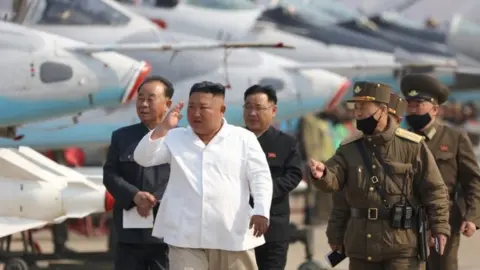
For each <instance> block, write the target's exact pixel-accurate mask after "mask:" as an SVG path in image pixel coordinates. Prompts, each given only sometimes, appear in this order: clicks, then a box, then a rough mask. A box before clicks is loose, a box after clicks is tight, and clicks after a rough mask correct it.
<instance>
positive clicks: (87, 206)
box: [0, 147, 114, 237]
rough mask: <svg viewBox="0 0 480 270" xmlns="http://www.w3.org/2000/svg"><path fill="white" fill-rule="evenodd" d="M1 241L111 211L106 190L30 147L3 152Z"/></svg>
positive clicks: (111, 204) (0, 197)
mask: <svg viewBox="0 0 480 270" xmlns="http://www.w3.org/2000/svg"><path fill="white" fill-rule="evenodd" d="M0 168H2V169H1V170H0V205H1V206H2V207H0V237H3V236H6V235H10V234H14V233H17V232H21V231H24V230H27V229H33V228H37V227H41V226H44V225H46V224H49V223H59V222H62V221H64V220H65V219H67V218H83V217H85V216H88V215H90V214H93V213H99V212H105V211H109V210H110V209H111V208H112V206H113V202H114V201H113V197H112V196H111V195H110V194H109V193H108V192H107V191H106V190H105V187H103V186H101V185H97V184H94V183H92V182H91V181H89V180H88V179H87V178H86V177H85V176H84V175H82V174H80V173H78V172H76V171H74V170H72V169H70V168H67V167H65V166H62V165H59V164H57V163H55V162H54V161H52V160H50V159H48V158H46V157H45V156H43V155H41V154H40V153H38V152H36V151H34V150H33V149H31V148H28V147H20V148H19V149H10V148H8V149H7V148H2V149H0Z"/></svg>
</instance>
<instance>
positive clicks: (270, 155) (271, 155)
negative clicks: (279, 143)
mask: <svg viewBox="0 0 480 270" xmlns="http://www.w3.org/2000/svg"><path fill="white" fill-rule="evenodd" d="M267 157H269V158H276V157H277V154H275V153H268V154H267Z"/></svg>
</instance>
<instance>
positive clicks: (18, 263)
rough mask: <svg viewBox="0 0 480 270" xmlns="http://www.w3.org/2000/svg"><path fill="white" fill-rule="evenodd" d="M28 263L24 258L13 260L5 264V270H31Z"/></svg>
mask: <svg viewBox="0 0 480 270" xmlns="http://www.w3.org/2000/svg"><path fill="white" fill-rule="evenodd" d="M29 269H30V267H29V266H28V263H27V262H26V261H25V260H23V259H22V258H11V259H9V260H8V261H7V262H6V263H5V270H29Z"/></svg>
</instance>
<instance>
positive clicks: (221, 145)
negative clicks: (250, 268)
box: [133, 120, 273, 251]
mask: <svg viewBox="0 0 480 270" xmlns="http://www.w3.org/2000/svg"><path fill="white" fill-rule="evenodd" d="M152 132H153V131H151V132H150V133H148V134H147V135H145V137H144V138H143V139H142V140H141V141H140V143H139V144H138V146H137V148H136V149H135V152H134V154H133V155H134V159H135V161H136V162H137V163H138V164H139V165H141V166H144V167H149V166H156V165H159V164H164V163H170V178H169V181H168V185H167V189H166V191H165V193H164V195H163V198H162V201H161V203H160V207H159V210H158V213H157V217H156V219H155V224H154V226H153V233H152V234H153V236H155V237H158V238H164V241H165V243H167V244H169V245H172V246H177V247H184V248H205V249H220V250H230V251H241V250H248V249H251V248H254V247H257V246H260V245H262V244H263V243H265V240H264V238H263V237H258V238H257V237H254V236H253V229H249V223H250V217H251V216H252V215H261V216H264V217H266V218H269V213H270V205H271V202H272V192H273V183H272V177H271V174H270V169H269V167H268V163H267V159H266V156H265V153H264V152H263V150H262V148H261V146H260V144H259V142H258V140H257V138H256V137H255V135H254V134H253V133H252V132H250V131H248V130H246V129H244V128H242V127H237V126H233V125H229V124H228V123H227V121H225V120H224V122H223V126H222V128H221V129H220V131H219V132H218V133H217V135H216V136H215V137H214V138H213V139H212V140H211V141H210V142H209V143H208V145H205V144H204V143H203V142H202V141H201V140H200V138H198V136H197V135H196V134H195V133H194V132H193V130H192V129H191V127H190V126H188V127H187V128H175V129H172V130H170V131H169V132H168V133H167V135H166V136H165V137H163V138H160V139H156V140H152V139H151V135H152ZM250 196H252V197H253V200H254V208H253V209H252V208H251V207H250V205H249V198H250Z"/></svg>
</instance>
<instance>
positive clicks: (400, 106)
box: [388, 93, 407, 124]
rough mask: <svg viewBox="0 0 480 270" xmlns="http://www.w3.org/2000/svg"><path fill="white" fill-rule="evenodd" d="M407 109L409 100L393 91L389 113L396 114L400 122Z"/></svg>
mask: <svg viewBox="0 0 480 270" xmlns="http://www.w3.org/2000/svg"><path fill="white" fill-rule="evenodd" d="M406 110H407V102H406V101H405V99H404V98H402V97H400V96H398V95H396V94H394V93H391V94H390V102H389V103H388V113H389V114H390V115H391V116H394V117H395V118H396V120H397V121H398V123H399V124H400V121H401V120H402V117H403V115H404V114H405V111H406Z"/></svg>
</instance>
